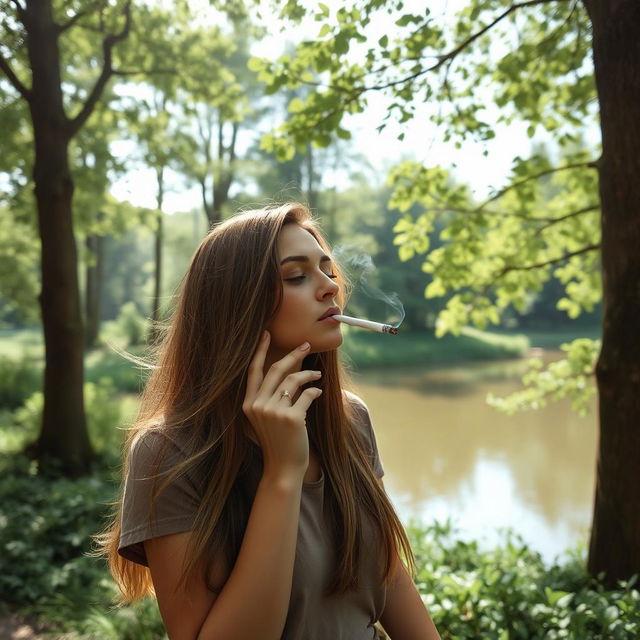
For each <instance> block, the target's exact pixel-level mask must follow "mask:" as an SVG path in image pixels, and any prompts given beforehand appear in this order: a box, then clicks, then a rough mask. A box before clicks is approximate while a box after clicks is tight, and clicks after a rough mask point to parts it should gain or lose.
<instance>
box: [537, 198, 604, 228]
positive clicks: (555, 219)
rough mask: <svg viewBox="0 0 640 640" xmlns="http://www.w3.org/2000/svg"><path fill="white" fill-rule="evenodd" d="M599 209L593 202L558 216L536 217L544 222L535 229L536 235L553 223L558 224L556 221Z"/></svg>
mask: <svg viewBox="0 0 640 640" xmlns="http://www.w3.org/2000/svg"><path fill="white" fill-rule="evenodd" d="M598 209H600V205H599V204H594V205H591V206H589V207H584V209H578V210H577V211H572V212H571V213H566V214H565V215H563V216H560V217H559V218H536V221H537V220H544V221H545V222H546V224H543V225H541V226H540V227H538V229H536V235H540V234H541V233H542V232H543V231H544V230H545V229H548V228H549V227H551V226H553V225H554V224H558V222H563V221H564V220H568V219H569V218H573V217H574V216H579V215H582V214H583V213H589V212H590V211H597V210H598Z"/></svg>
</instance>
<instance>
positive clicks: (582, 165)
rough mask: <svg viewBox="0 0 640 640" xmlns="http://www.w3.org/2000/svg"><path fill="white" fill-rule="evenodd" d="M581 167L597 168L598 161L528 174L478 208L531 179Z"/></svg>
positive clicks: (576, 163) (577, 163) (479, 208)
mask: <svg viewBox="0 0 640 640" xmlns="http://www.w3.org/2000/svg"><path fill="white" fill-rule="evenodd" d="M581 167H582V168H587V169H597V168H598V165H597V162H595V161H593V160H590V161H588V162H575V163H572V164H567V165H565V166H563V167H554V168H552V169H545V170H544V171H540V172H539V173H534V174H533V175H531V176H527V177H526V178H523V179H522V180H518V181H517V182H512V183H511V184H510V185H509V186H508V187H505V188H504V189H500V191H498V193H496V194H495V195H494V196H491V198H489V199H488V200H485V201H484V202H483V203H482V204H481V205H480V206H479V207H478V210H481V209H483V208H484V207H485V205H488V204H489V203H490V202H495V201H496V200H498V199H500V198H501V197H502V196H503V195H504V194H505V193H507V192H508V191H511V190H512V189H517V188H518V187H520V186H522V185H523V184H526V183H527V182H531V180H538V179H539V178H542V177H544V176H548V175H551V174H552V173H557V172H558V171H567V170H568V169H578V168H581Z"/></svg>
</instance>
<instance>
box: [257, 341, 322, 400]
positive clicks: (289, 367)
mask: <svg viewBox="0 0 640 640" xmlns="http://www.w3.org/2000/svg"><path fill="white" fill-rule="evenodd" d="M309 349H310V345H309V343H308V342H305V343H304V344H302V345H300V346H299V347H296V348H295V349H294V350H293V351H290V352H289V353H288V354H287V355H286V356H285V357H284V358H282V359H281V360H278V362H276V363H274V364H272V365H271V368H270V369H269V371H268V372H267V375H266V376H265V377H264V380H263V381H262V386H261V389H260V395H264V397H265V398H270V397H271V396H272V395H273V394H274V393H275V391H276V389H277V388H278V387H279V386H280V384H281V383H282V380H283V379H284V378H285V376H287V375H288V374H289V373H291V372H292V371H295V370H296V369H299V368H300V364H301V363H302V361H303V360H304V359H305V357H306V356H307V355H309Z"/></svg>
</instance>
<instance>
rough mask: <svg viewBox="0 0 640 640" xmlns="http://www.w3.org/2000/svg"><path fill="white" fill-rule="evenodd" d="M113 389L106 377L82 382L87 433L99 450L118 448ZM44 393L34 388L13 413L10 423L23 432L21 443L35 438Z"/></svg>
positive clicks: (119, 437) (117, 415)
mask: <svg viewBox="0 0 640 640" xmlns="http://www.w3.org/2000/svg"><path fill="white" fill-rule="evenodd" d="M115 396H116V390H115V388H114V387H113V385H112V383H111V381H110V380H109V379H108V378H102V379H101V380H100V381H99V384H94V383H93V382H86V383H85V384H84V404H85V411H86V415H87V424H88V429H89V437H90V439H91V442H92V444H93V445H94V446H95V448H96V450H97V451H98V452H99V453H106V452H114V451H119V450H120V443H121V441H122V432H121V431H120V430H119V429H118V427H119V426H120V424H121V422H122V412H121V408H120V402H118V401H117V399H116V398H115ZM43 406H44V394H43V393H42V392H41V391H37V392H36V393H34V394H33V395H31V396H30V397H29V398H27V400H26V401H25V403H24V405H23V406H22V407H20V408H19V409H16V411H14V413H13V424H14V426H15V427H17V428H18V429H19V430H20V432H21V435H22V439H23V443H24V444H26V443H27V442H28V441H29V440H34V439H35V438H36V436H37V434H38V431H39V428H40V423H41V420H42V409H43Z"/></svg>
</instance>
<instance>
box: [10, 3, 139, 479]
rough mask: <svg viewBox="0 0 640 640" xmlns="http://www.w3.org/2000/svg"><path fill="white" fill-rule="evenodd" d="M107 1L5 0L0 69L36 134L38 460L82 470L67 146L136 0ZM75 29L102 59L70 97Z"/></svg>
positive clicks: (102, 80)
mask: <svg viewBox="0 0 640 640" xmlns="http://www.w3.org/2000/svg"><path fill="white" fill-rule="evenodd" d="M105 7H106V5H103V4H102V3H96V2H91V1H89V0H87V1H85V2H74V3H72V5H69V4H67V5H65V6H60V5H58V4H56V5H55V6H54V3H53V1H52V0H25V1H24V2H22V1H21V0H11V1H7V0H5V1H3V2H2V3H1V4H0V11H1V14H0V15H1V16H2V31H3V35H2V42H3V47H2V49H1V50H0V70H2V72H3V74H4V76H5V78H6V80H7V81H8V84H9V85H10V87H11V90H12V92H13V93H14V95H15V96H16V98H18V97H19V98H20V99H21V100H22V101H24V103H26V104H27V105H28V110H29V119H30V123H31V127H32V131H33V146H34V161H33V184H34V192H35V199H36V205H37V213H38V230H39V235H40V241H41V247H42V249H41V274H42V275H41V292H40V296H39V302H40V309H41V314H42V322H43V328H44V342H45V354H46V356H45V357H46V359H45V362H46V364H45V372H44V396H45V401H44V410H43V420H42V428H41V431H40V436H39V438H38V441H37V444H36V451H37V455H38V457H39V458H40V459H41V460H45V459H49V458H53V459H55V460H56V461H58V463H59V464H60V467H61V469H62V470H63V471H64V472H65V473H67V474H68V475H79V474H82V473H84V472H86V471H87V470H88V468H89V466H90V461H91V458H92V455H93V454H92V449H91V445H90V443H89V438H88V434H87V428H86V421H85V414H84V402H83V395H82V388H83V353H84V350H83V327H82V316H81V312H80V296H79V287H78V276H77V251H76V244H75V237H74V232H73V217H72V201H73V190H74V181H73V177H72V175H71V170H70V164H69V144H70V142H71V140H72V139H73V138H74V137H75V136H76V135H77V134H78V132H79V131H80V129H81V128H82V127H83V126H84V124H85V123H86V122H87V120H88V118H89V117H90V115H91V113H92V112H93V111H94V109H95V107H96V104H97V103H98V100H99V99H100V97H101V95H102V92H103V91H104V88H105V86H106V85H107V83H108V81H109V79H110V78H111V77H112V75H113V74H114V67H113V55H114V48H115V47H116V45H117V44H118V43H119V42H120V41H122V40H124V39H125V38H126V37H127V35H128V33H129V30H130V28H131V1H130V0H123V1H121V2H114V3H112V4H111V5H110V7H109V9H107V8H105ZM79 27H84V28H85V29H87V30H90V31H91V33H92V34H93V37H94V38H96V34H97V36H98V38H99V40H100V45H101V55H102V60H101V63H100V70H99V73H98V74H97V78H96V79H95V81H94V83H93V85H92V87H91V89H90V90H89V91H88V92H87V93H86V94H85V93H82V94H81V95H71V96H69V95H65V91H64V89H63V86H64V82H65V80H67V79H68V78H67V77H66V76H65V74H64V73H63V69H62V66H63V64H62V63H63V54H65V53H67V52H66V51H65V50H64V48H63V47H62V46H61V44H62V43H61V40H62V39H63V38H65V37H66V36H67V35H68V33H70V32H74V31H75V30H76V29H78V28H79ZM94 56H95V57H94V59H96V58H97V56H96V55H95V53H94ZM29 76H30V78H29V79H27V78H28V77H29ZM5 84H6V83H5ZM65 102H66V103H67V104H65ZM69 103H70V104H69ZM70 113H71V114H72V115H69V114H70Z"/></svg>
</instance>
